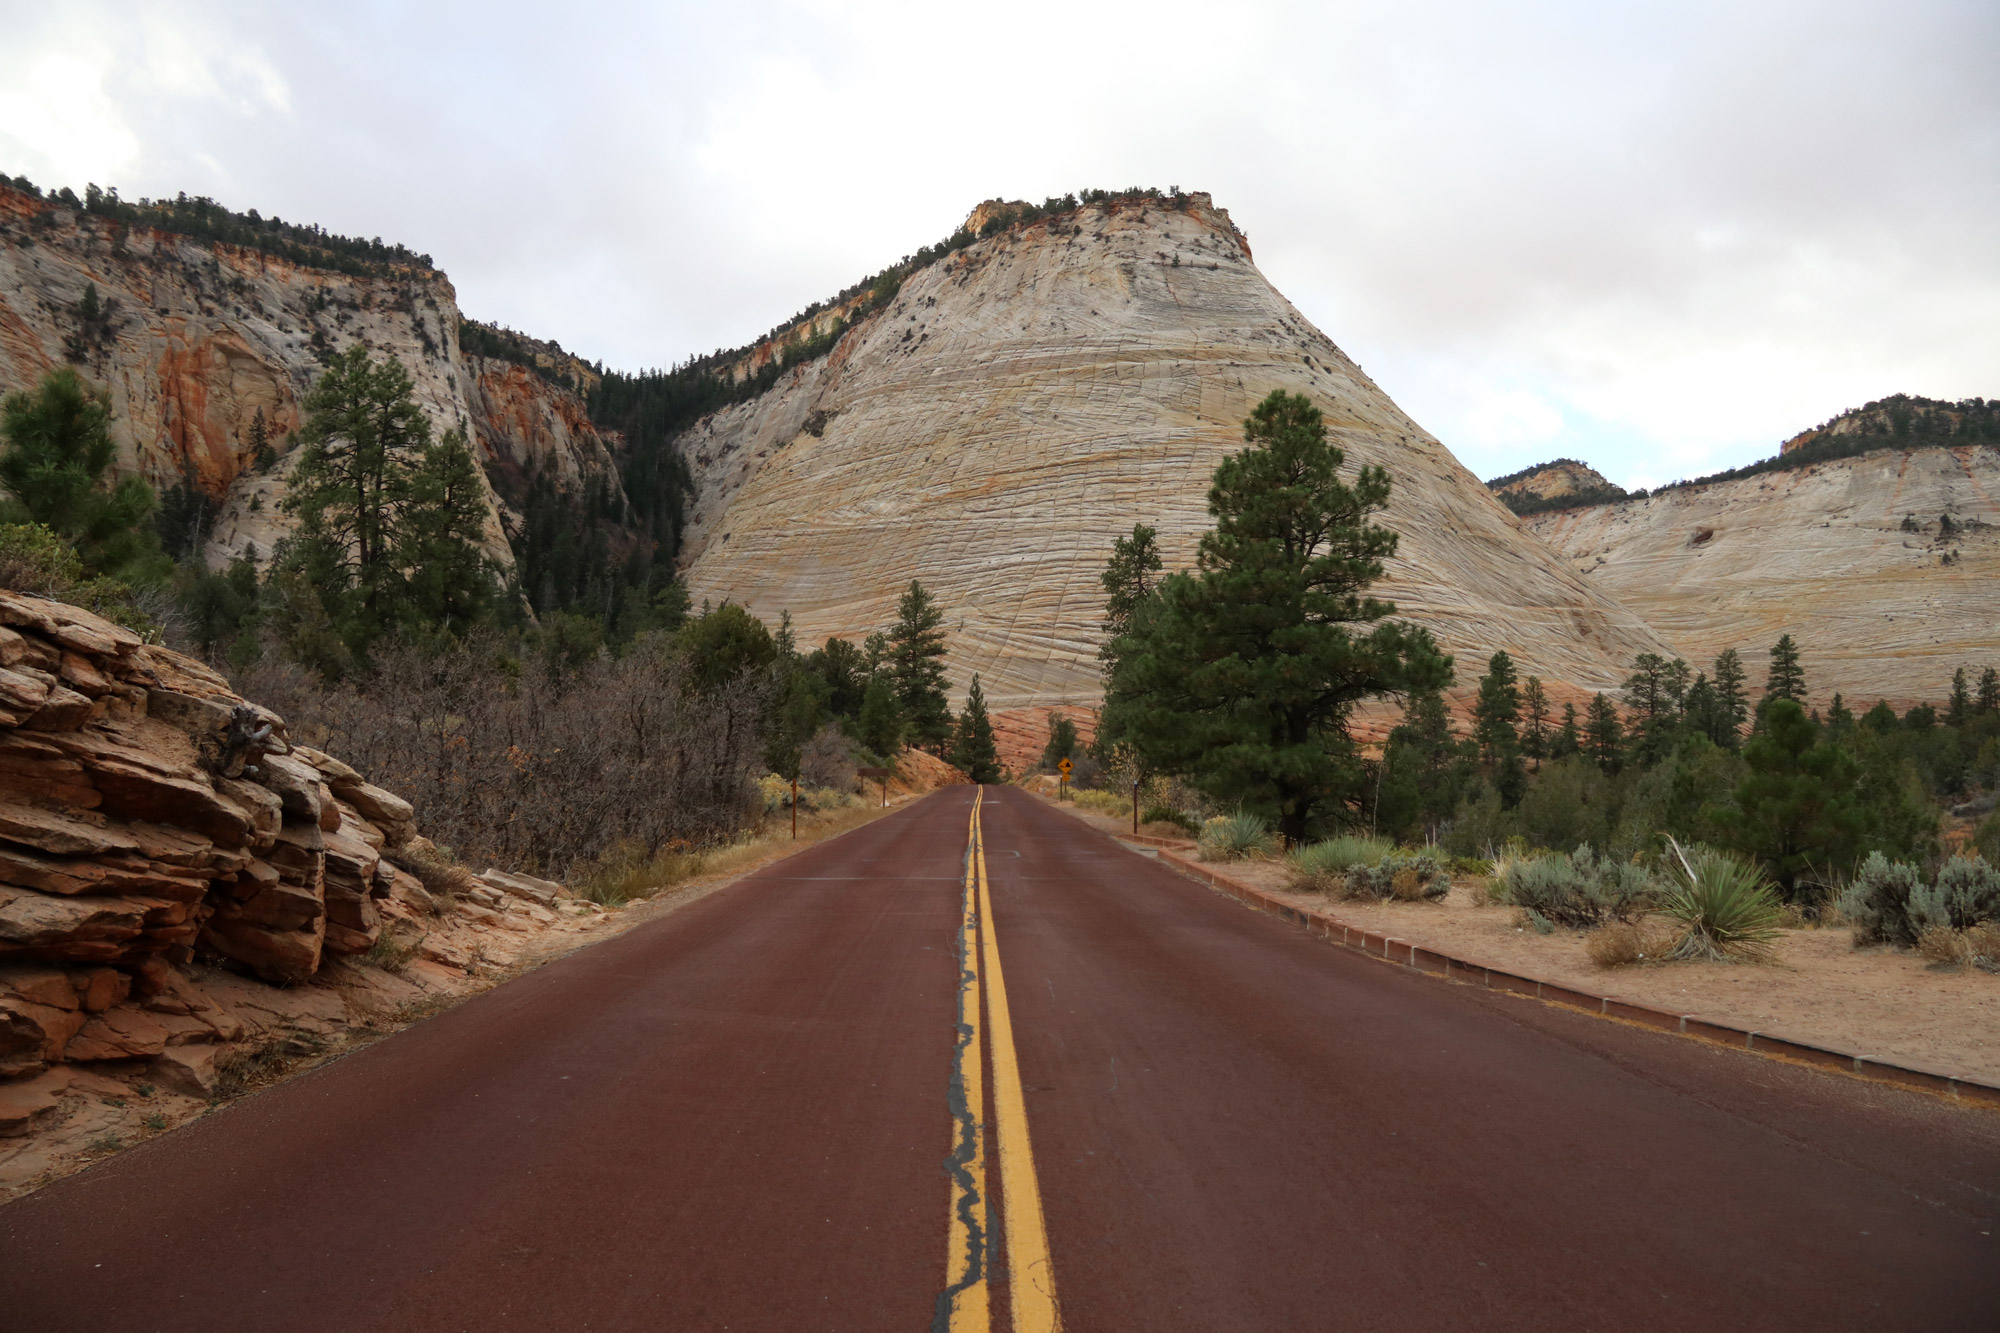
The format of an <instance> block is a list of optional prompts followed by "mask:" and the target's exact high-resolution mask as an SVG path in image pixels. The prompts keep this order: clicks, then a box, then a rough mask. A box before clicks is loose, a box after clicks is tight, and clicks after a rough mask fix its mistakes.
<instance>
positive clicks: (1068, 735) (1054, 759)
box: [1041, 713, 1077, 769]
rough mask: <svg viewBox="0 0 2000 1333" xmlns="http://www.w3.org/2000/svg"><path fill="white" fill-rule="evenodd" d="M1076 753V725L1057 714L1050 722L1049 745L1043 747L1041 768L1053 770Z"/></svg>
mask: <svg viewBox="0 0 2000 1333" xmlns="http://www.w3.org/2000/svg"><path fill="white" fill-rule="evenodd" d="M1076 751H1077V741H1076V723H1074V722H1072V721H1070V720H1069V719H1068V718H1066V717H1064V716H1063V715H1062V714H1061V713H1057V714H1056V715H1055V716H1054V717H1053V718H1051V719H1050V720H1049V743H1048V744H1047V745H1045V746H1043V747H1042V762H1041V766H1042V767H1043V768H1048V769H1052V768H1054V767H1055V766H1056V765H1057V764H1059V763H1061V762H1062V761H1063V760H1065V759H1068V758H1071V757H1072V756H1074V755H1075V754H1076Z"/></svg>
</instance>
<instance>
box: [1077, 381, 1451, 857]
mask: <svg viewBox="0 0 2000 1333" xmlns="http://www.w3.org/2000/svg"><path fill="white" fill-rule="evenodd" d="M1243 436H1244V440H1245V442H1246V444H1247V445H1248V447H1247V448H1245V449H1244V450H1242V451H1241V452H1240V453H1238V454H1236V455H1234V456H1233V457H1230V458H1228V459H1226V460H1224V461H1223V463H1222V464H1221V465H1220V466H1219V467H1217V468H1216V470H1215V479H1214V483H1213V485H1212V486H1211V487H1210V489H1209V495H1208V508H1209V513H1210V514H1211V515H1212V516H1213V517H1214V518H1215V523H1216V525H1215V529H1214V530H1213V531H1212V532H1209V533H1208V534H1206V535H1205V536H1204V537H1203V538H1202V540H1201V545H1200V549H1199V556H1198V567H1197V571H1196V572H1194V573H1192V574H1175V575H1172V576H1170V577H1168V578H1166V579H1164V580H1162V581H1161V583H1160V584H1159V586H1158V587H1157V588H1156V589H1155V590H1154V592H1153V593H1152V595H1150V596H1148V597H1146V598H1144V599H1143V600H1142V601H1140V602H1139V604H1138V606H1137V607H1136V609H1135V610H1134V612H1133V615H1132V618H1131V623H1130V625H1129V627H1128V629H1127V632H1126V633H1125V634H1124V635H1122V636H1120V638H1119V639H1118V640H1117V641H1116V643H1115V644H1114V652H1115V654H1116V658H1117V667H1116V670H1115V671H1114V673H1113V675H1112V678H1111V683H1110V687H1109V689H1108V690H1107V691H1106V700H1105V714H1104V726H1105V728H1106V732H1107V734H1109V735H1111V736H1112V737H1113V738H1114V739H1115V740H1117V741H1130V742H1131V743H1132V745H1133V747H1134V749H1135V751H1136V752H1137V754H1138V757H1139V758H1140V760H1141V761H1142V762H1143V763H1144V765H1145V767H1146V768H1148V769H1150V770H1152V771H1155V772H1170V773H1182V774H1186V775H1187V776H1188V777H1189V778H1191V779H1192V780H1193V782H1194V783H1195V784H1196V785H1197V786H1198V787H1200V788H1201V789H1202V790H1204V791H1206V792H1208V793H1209V794H1210V795H1211V796H1214V797H1216V798H1218V799H1227V800H1230V801H1235V802H1241V803H1242V804H1243V805H1244V806H1245V808H1246V809H1250V810H1255V811H1257V812H1259V813H1262V814H1263V815H1264V816H1265V817H1267V818H1269V819H1271V820H1272V821H1273V822H1274V823H1275V824H1276V825H1277V827H1278V830H1279V831H1280V832H1281V833H1283V834H1284V835H1285V836H1286V837H1287V838H1289V839H1291V840H1293V841H1296V840H1298V839H1300V838H1302V837H1304V836H1306V835H1307V831H1308V829H1309V828H1311V827H1313V826H1315V825H1317V824H1320V823H1321V821H1322V820H1324V819H1326V818H1327V816H1328V815H1329V814H1330V812H1331V811H1333V810H1335V809H1337V808H1340V807H1343V806H1345V807H1351V808H1356V809H1359V808H1365V802H1366V775H1365V771H1364V769H1363V766H1362V764H1361V763H1360V759H1359V755H1358V754H1357V752H1356V748H1355V745H1354V741H1353V737H1352V736H1351V735H1350V734H1349V732H1348V725H1347V724H1348V716H1349V714H1350V713H1351V712H1352V710H1353V709H1354V707H1355V706H1356V705H1357V704H1359V703H1361V702H1362V701H1363V700H1366V699H1370V698H1375V697H1379V696H1381V695H1383V694H1388V693H1393V692H1397V691H1401V690H1408V689H1411V688H1414V687H1421V686H1427V685H1429V684H1431V683H1433V682H1435V681H1437V680H1440V679H1442V678H1443V676H1444V674H1445V672H1446V670H1447V667H1448V664H1449V659H1448V658H1447V657H1445V655H1444V654H1442V653H1440V652H1439V651H1438V649H1437V647H1436V644H1435V643H1434V642H1433V641H1432V639H1431V637H1430V635H1429V634H1428V633H1427V632H1425V631H1422V630H1419V629H1415V628H1413V627H1411V626H1408V625H1405V624H1403V623H1401V622H1398V621H1386V623H1378V622H1385V618H1386V617H1388V616H1389V615H1391V614H1393V612H1394V610H1395V608H1394V606H1393V605H1392V604H1390V603H1388V602H1383V601H1378V600H1376V599H1375V598H1373V597H1369V596H1367V595H1366V594H1367V589H1368V587H1369V586H1370V585H1371V584H1372V583H1373V582H1374V581H1375V580H1376V579H1378V578H1380V577H1381V574H1382V561H1383V560H1384V559H1385V558H1387V557H1388V556H1390V555H1392V554H1394V552H1395V549H1396V535H1395V534H1394V533H1392V532H1390V531H1388V530H1387V529H1385V528H1382V527H1378V526H1376V525H1375V524H1374V523H1372V522H1371V521H1370V520H1371V519H1372V517H1373V516H1374V515H1375V514H1376V513H1379V512H1380V511H1381V509H1382V508H1383V506H1384V505H1385V504H1386V503H1387V501H1388V498H1389V477H1388V474H1387V473H1386V472H1384V471H1383V470H1382V469H1381V468H1379V467H1363V468H1362V469H1361V470H1360V472H1359V474H1358V475H1357V477H1356V478H1355V481H1354V484H1353V485H1352V486H1350V485H1348V484H1346V483H1344V482H1342V481H1341V480H1340V477H1339V470H1340V467H1341V465H1342V464H1343V462H1344V461H1345V459H1344V456H1343V455H1342V453H1341V451H1340V450H1339V449H1336V448H1334V447H1332V446H1331V445H1330V444H1329V443H1328V442H1327V438H1326V424H1325V421H1324V420H1323V419H1322V417H1321V415H1320V412H1319V409H1317V408H1315V407H1314V406H1313V405H1312V403H1311V401H1310V400H1309V399H1307V398H1305V397H1303V396H1294V395H1291V394H1287V393H1285V392H1284V391H1282V390H1279V391H1276V392H1273V393H1272V394H1271V395H1270V396H1269V397H1267V398H1266V399H1264V401H1263V402H1262V403H1260V404H1258V406H1257V408H1256V410H1255V411H1254V412H1253V413H1252V414H1251V415H1250V417H1249V419H1248V420H1246V421H1245V422H1244V429H1243ZM1364 631H1365V632H1364Z"/></svg>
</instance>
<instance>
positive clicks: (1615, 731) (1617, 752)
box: [1585, 693, 1624, 773]
mask: <svg viewBox="0 0 2000 1333" xmlns="http://www.w3.org/2000/svg"><path fill="white" fill-rule="evenodd" d="M1585 739H1586V742H1587V744H1588V745H1589V749H1590V757H1591V758H1592V759H1595V760H1596V761H1597V766H1598V767H1599V768H1601V769H1603V770H1604V771H1605V772H1606V773H1616V772H1617V771H1618V767H1619V760H1620V758H1621V757H1622V753H1623V743H1624V728H1623V727H1622V726H1621V725H1620V723H1619V720H1618V709H1617V706H1616V705H1614V704H1613V703H1612V702H1611V700H1610V699H1608V698H1606V697H1605V696H1604V695H1603V694H1601V693H1600V694H1593V695H1592V696H1591V697H1590V721H1589V723H1588V727H1587V735H1586V738H1585Z"/></svg>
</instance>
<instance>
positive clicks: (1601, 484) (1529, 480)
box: [1492, 458, 1624, 500]
mask: <svg viewBox="0 0 2000 1333" xmlns="http://www.w3.org/2000/svg"><path fill="white" fill-rule="evenodd" d="M1492 489H1493V493H1494V494H1495V495H1513V496H1519V497H1523V498H1526V497H1530V496H1532V497H1533V498H1535V499H1537V500H1549V499H1555V498H1558V497H1561V496H1565V495H1581V494H1588V493H1591V492H1596V491H1607V490H1609V491H1614V492H1616V493H1617V494H1620V495H1622V494H1624V491H1623V489H1622V488H1619V487H1614V486H1613V485H1612V484H1611V482H1610V481H1609V480H1608V479H1607V478H1606V477H1605V475H1604V474H1603V473H1602V472H1599V471H1598V470H1597V469H1596V468H1594V467H1591V466H1589V465H1588V464H1584V463H1579V462H1577V461H1576V460H1575V459H1573V458H1562V459H1558V460H1556V461H1555V462H1553V463H1544V464H1543V465H1542V466H1541V467H1538V468H1536V469H1534V470H1533V471H1531V472H1529V473H1528V474H1527V475H1526V476H1521V477H1516V478H1514V480H1512V481H1510V482H1507V483H1505V484H1504V485H1499V486H1494V487H1493V488H1492Z"/></svg>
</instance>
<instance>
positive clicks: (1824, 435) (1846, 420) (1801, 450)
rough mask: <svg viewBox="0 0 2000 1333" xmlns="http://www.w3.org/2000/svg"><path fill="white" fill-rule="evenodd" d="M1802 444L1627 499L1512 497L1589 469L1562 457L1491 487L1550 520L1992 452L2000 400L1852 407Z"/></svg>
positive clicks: (1616, 490)
mask: <svg viewBox="0 0 2000 1333" xmlns="http://www.w3.org/2000/svg"><path fill="white" fill-rule="evenodd" d="M1797 439H1798V443H1796V444H1794V445H1792V446H1791V447H1790V448H1788V449H1785V450H1783V451H1781V452H1779V453H1776V454H1773V455H1772V456H1771V457H1769V458H1760V459H1758V460H1757V461H1756V462H1754V463H1746V464H1744V465H1743V466H1742V467H1737V468H1729V469H1727V470H1725V471H1722V472H1711V473H1709V474H1708V475H1707V476H1703V477H1694V478H1691V479H1683V480H1681V481H1670V482H1667V483H1666V484H1665V485H1663V486H1656V487H1654V488H1653V490H1652V491H1651V492H1648V491H1645V490H1636V491H1630V492H1627V491H1625V490H1623V489H1621V488H1620V487H1617V486H1608V487H1602V488H1599V487H1589V488H1586V489H1583V490H1578V491H1571V492H1569V493H1568V494H1565V495H1550V496H1540V495H1528V494H1525V493H1517V492H1508V491H1504V490H1502V488H1503V487H1505V486H1508V485H1511V484H1512V483H1514V482H1517V481H1520V480H1521V479H1522V478H1524V477H1529V476H1533V475H1534V474H1535V473H1537V472H1540V471H1541V470H1542V469H1543V468H1550V467H1559V466H1561V465H1563V464H1566V463H1567V464H1574V465H1576V466H1578V467H1583V466H1587V465H1586V464H1583V463H1581V462H1579V461H1578V460H1577V459H1574V458H1557V459H1552V460H1550V461H1549V462H1546V463H1537V464H1535V465H1534V466H1533V467H1525V468H1522V469H1521V470H1520V471H1518V472H1510V473H1508V474H1507V475H1506V476H1504V477H1495V478H1494V479H1493V480H1491V481H1489V482H1487V483H1486V485H1487V488H1488V489H1489V490H1491V491H1493V492H1494V493H1495V495H1496V496H1497V497H1498V498H1499V500H1500V502H1501V503H1502V504H1504V505H1506V506H1507V507H1508V508H1509V509H1511V510H1513V511H1514V512H1515V513H1516V514H1519V515H1521V516H1522V517H1524V518H1525V517H1526V516H1528V515H1529V514H1540V513H1546V512H1547V511H1549V510H1553V509H1582V508H1586V507H1588V506H1591V505H1602V504H1618V503H1620V502H1621V501H1625V500H1644V499H1646V498H1647V496H1648V495H1649V494H1651V495H1658V494H1660V493H1662V492H1664V491H1673V490H1681V489H1683V488H1686V487H1690V486H1710V485H1714V484H1715V483H1717V482H1724V481H1739V480H1741V479H1742V478H1744V477H1756V476H1762V475H1763V474H1765V473H1767V472H1793V471H1797V470H1799V469H1801V468H1809V467H1813V466H1815V465H1817V464H1820V463H1832V462H1837V461H1839V460H1840V459H1843V458H1858V457H1860V456H1861V455H1863V454H1871V453H1874V452H1875V451H1876V450H1878V449H1927V448H1952V447H1961V446H1965V445H1986V446H1988V447H1992V448H2000V399H1987V398H1961V399H1959V400H1958V401H1957V402H1946V401H1943V400H1941V399H1936V398H1921V397H1917V396H1915V395H1911V394H1902V393H1899V394H1892V395H1891V396H1889V397H1887V398H1879V399H1876V400H1875V401H1873V402H1870V403H1867V404H1865V405H1863V406H1861V407H1856V408H1851V409H1849V410H1848V411H1846V412H1842V413H1841V414H1840V415H1839V416H1836V417H1834V418H1832V419H1831V420H1828V421H1824V422H1821V423H1820V424H1819V425H1818V426H1815V427H1813V429H1811V430H1809V431H1805V432H1803V433H1802V434H1801V435H1800V436H1798V437H1797Z"/></svg>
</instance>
